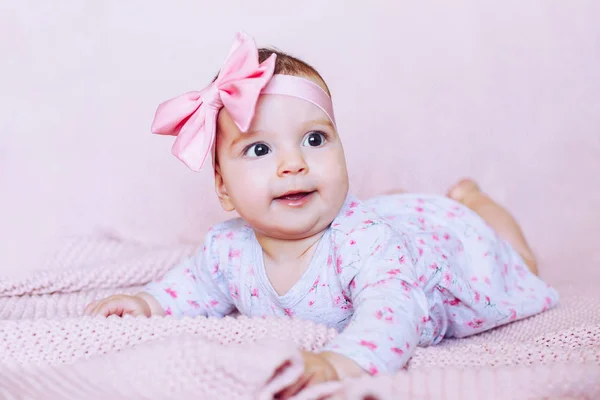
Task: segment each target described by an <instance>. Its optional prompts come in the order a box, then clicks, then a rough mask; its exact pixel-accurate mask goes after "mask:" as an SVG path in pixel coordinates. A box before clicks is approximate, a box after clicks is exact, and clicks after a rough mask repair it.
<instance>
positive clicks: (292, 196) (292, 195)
mask: <svg viewBox="0 0 600 400" xmlns="http://www.w3.org/2000/svg"><path fill="white" fill-rule="evenodd" d="M314 192H315V191H314V190H313V191H310V192H288V193H286V194H284V195H283V196H279V197H276V198H275V200H285V201H298V200H302V199H304V198H305V197H307V196H309V195H311V194H313V193H314Z"/></svg>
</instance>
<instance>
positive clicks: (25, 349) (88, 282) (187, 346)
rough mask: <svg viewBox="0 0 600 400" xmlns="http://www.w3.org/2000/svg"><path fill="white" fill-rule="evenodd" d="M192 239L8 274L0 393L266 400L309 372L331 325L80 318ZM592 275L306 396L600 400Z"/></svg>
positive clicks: (107, 246)
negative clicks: (387, 369) (516, 313)
mask: <svg viewBox="0 0 600 400" xmlns="http://www.w3.org/2000/svg"><path fill="white" fill-rule="evenodd" d="M192 251H193V249H192V248H191V247H181V248H175V249H174V248H171V249H152V248H146V247H142V246H137V245H126V244H123V243H118V242H114V241H109V240H89V239H77V240H72V241H70V242H69V243H68V244H67V246H65V248H64V249H63V250H61V251H60V252H59V253H57V255H56V257H55V259H54V261H53V263H52V264H51V265H50V266H49V267H48V268H47V269H45V270H44V272H40V273H38V274H34V275H31V276H26V277H22V278H12V279H0V362H1V364H0V398H2V399H5V398H7V399H37V398H43V399H53V398H56V399H58V398H60V399H84V398H85V399H96V398H97V399H109V398H110V399H136V398H143V399H164V398H178V399H187V398H190V399H191V398H195V399H197V398H241V399H245V398H248V399H250V398H259V399H270V398H272V397H273V396H274V394H275V393H277V392H278V391H279V390H280V389H281V388H283V387H285V386H286V385H287V384H289V383H290V382H293V381H294V379H295V378H296V377H297V376H298V375H299V374H300V373H301V370H302V365H301V359H300V354H299V350H298V349H300V348H304V349H308V350H311V349H313V350H314V349H318V348H319V347H321V346H323V345H324V344H325V343H327V341H329V340H331V338H333V337H334V336H335V335H336V332H335V331H333V330H328V329H327V328H325V327H323V326H319V325H315V324H313V323H310V322H308V321H301V320H294V319H273V318H266V319H250V318H246V317H237V318H235V317H228V318H224V319H206V318H194V319H191V318H184V319H180V320H177V319H174V318H169V317H167V318H150V319H147V318H122V319H121V318H117V317H111V318H109V319H103V318H97V319H92V318H82V317H80V314H81V311H82V309H83V307H84V306H85V304H87V303H88V302H89V301H91V300H92V299H94V298H97V297H103V296H106V295H108V294H110V293H116V292H135V291H136V290H137V289H138V288H139V287H140V286H141V285H143V284H144V283H145V282H147V281H149V280H150V279H152V278H154V277H157V276H160V275H161V274H163V273H164V272H165V271H167V270H168V269H169V268H170V267H171V266H172V265H173V264H174V263H175V262H177V261H178V260H179V259H180V258H181V257H183V256H185V255H187V254H189V253H190V252H192ZM594 284H595V282H585V281H584V280H583V279H582V283H581V284H578V285H577V286H564V287H561V286H560V285H555V286H556V287H557V288H558V289H559V292H560V293H561V296H562V297H561V305H560V306H559V307H558V308H556V309H554V310H551V311H548V312H546V313H544V314H541V315H539V316H536V317H533V318H530V319H528V320H525V321H521V322H517V323H514V324H511V325H507V326H505V327H502V328H499V329H496V330H493V331H490V332H486V333H484V334H481V335H478V336H474V337H471V338H468V339H461V340H446V341H445V342H443V343H442V344H440V345H438V346H434V347H429V348H420V349H418V351H417V353H416V354H415V356H414V357H413V359H412V360H411V362H410V364H409V366H408V368H407V369H406V370H404V371H402V372H400V373H398V374H396V375H394V376H379V377H364V378H361V379H356V380H347V381H344V382H333V383H329V384H325V385H321V386H316V387H314V388H312V389H311V390H309V391H307V392H305V393H303V394H302V395H301V396H299V397H301V398H324V397H327V398H357V399H388V398H390V399H391V398H403V399H481V398H486V399H487V398H490V399H508V398H511V399H535V398H592V399H593V398H600V312H599V311H598V310H599V309H600V295H599V294H598V290H597V288H595V287H594Z"/></svg>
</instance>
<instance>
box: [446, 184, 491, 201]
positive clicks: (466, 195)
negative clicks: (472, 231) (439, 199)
mask: <svg viewBox="0 0 600 400" xmlns="http://www.w3.org/2000/svg"><path fill="white" fill-rule="evenodd" d="M481 195H483V193H482V192H481V189H480V188H479V185H478V184H477V182H475V181H474V180H473V179H470V178H464V179H461V180H460V181H459V182H458V183H457V184H455V185H454V186H452V187H451V188H450V189H449V190H448V193H447V194H446V196H448V197H449V198H451V199H452V200H455V201H458V202H459V203H462V204H464V205H466V206H467V207H469V204H468V203H472V202H473V201H474V199H475V198H477V197H479V196H481Z"/></svg>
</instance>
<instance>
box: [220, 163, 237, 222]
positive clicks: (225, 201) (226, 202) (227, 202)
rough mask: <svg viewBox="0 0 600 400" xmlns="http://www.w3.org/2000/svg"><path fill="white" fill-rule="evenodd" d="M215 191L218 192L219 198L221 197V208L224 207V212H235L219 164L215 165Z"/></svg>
mask: <svg viewBox="0 0 600 400" xmlns="http://www.w3.org/2000/svg"><path fill="white" fill-rule="evenodd" d="M215 191H216V192H217V196H218V197H219V201H220V202H221V207H223V210H225V211H233V210H235V207H234V206H233V201H231V197H229V194H228V192H227V187H226V186H225V182H224V181H223V175H221V168H220V167H219V164H218V163H217V164H215Z"/></svg>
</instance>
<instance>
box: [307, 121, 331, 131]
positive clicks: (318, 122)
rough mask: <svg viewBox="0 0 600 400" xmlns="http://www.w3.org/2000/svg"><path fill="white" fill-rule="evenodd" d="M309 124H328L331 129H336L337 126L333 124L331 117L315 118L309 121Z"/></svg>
mask: <svg viewBox="0 0 600 400" xmlns="http://www.w3.org/2000/svg"><path fill="white" fill-rule="evenodd" d="M307 125H326V126H328V127H330V128H331V129H335V127H334V126H333V123H332V122H331V121H330V120H329V119H315V120H312V121H309V122H308V123H307Z"/></svg>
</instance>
